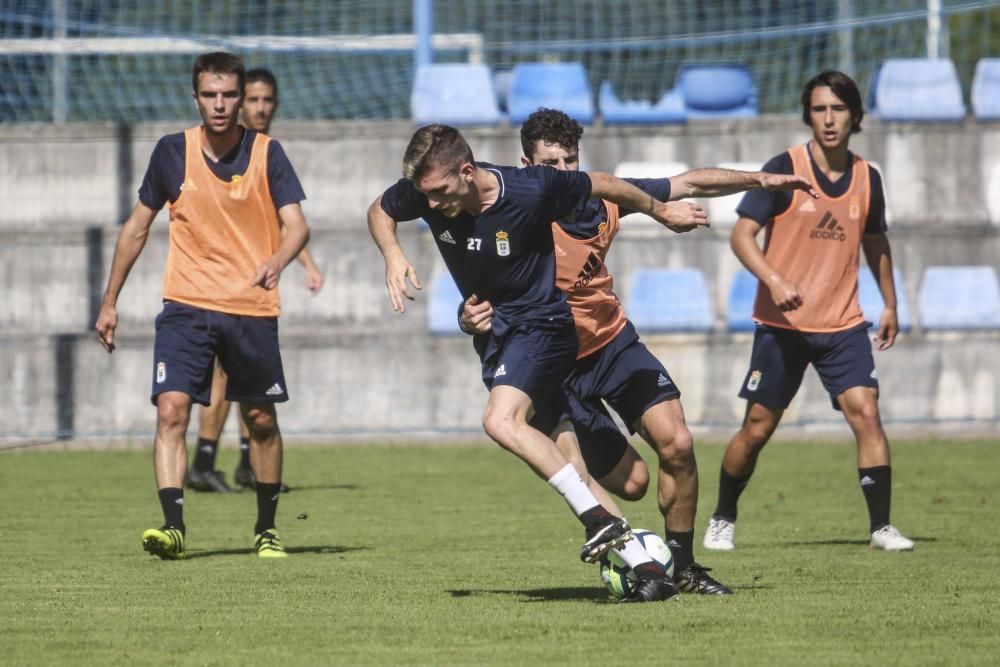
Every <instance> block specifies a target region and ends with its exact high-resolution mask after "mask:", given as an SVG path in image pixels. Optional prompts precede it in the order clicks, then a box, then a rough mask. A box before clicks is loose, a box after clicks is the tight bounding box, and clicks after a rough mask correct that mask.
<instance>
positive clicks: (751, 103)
mask: <svg viewBox="0 0 1000 667" xmlns="http://www.w3.org/2000/svg"><path fill="white" fill-rule="evenodd" d="M677 89H678V90H679V91H680V93H681V95H682V96H683V98H684V106H685V108H686V110H687V117H688V118H689V119H691V118H753V117H754V116H756V115H757V88H756V86H754V83H753V77H752V76H751V75H750V70H748V69H747V68H746V67H745V66H743V65H739V64H733V65H685V66H684V67H682V68H681V70H680V72H679V73H678V75H677Z"/></svg>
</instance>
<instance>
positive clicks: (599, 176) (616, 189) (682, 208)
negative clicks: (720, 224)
mask: <svg viewBox="0 0 1000 667" xmlns="http://www.w3.org/2000/svg"><path fill="white" fill-rule="evenodd" d="M587 175H588V176H590V183H591V196H592V197H594V198H599V199H607V200H608V201H610V202H614V203H615V204H618V205H619V206H621V207H622V208H625V209H628V210H630V211H636V212H641V213H645V214H647V215H649V216H650V217H652V218H653V219H654V220H656V221H657V222H659V223H660V224H662V225H664V226H665V227H667V228H668V229H671V230H673V231H675V232H686V231H690V230H692V229H694V228H696V227H708V215H707V214H706V213H705V209H703V208H702V207H700V206H698V205H697V204H693V203H691V202H661V201H658V200H657V199H655V198H654V197H653V196H652V195H650V194H648V193H646V192H643V191H642V190H640V189H639V188H637V187H636V186H634V185H632V184H631V183H629V182H628V181H623V180H622V179H620V178H616V177H614V176H612V175H611V174H605V173H603V172H589V173H588V174H587Z"/></svg>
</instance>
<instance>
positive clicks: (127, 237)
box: [94, 202, 156, 353]
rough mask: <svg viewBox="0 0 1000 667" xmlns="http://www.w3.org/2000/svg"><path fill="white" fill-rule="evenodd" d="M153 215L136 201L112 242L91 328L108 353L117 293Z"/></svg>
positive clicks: (112, 344) (142, 244)
mask: <svg viewBox="0 0 1000 667" xmlns="http://www.w3.org/2000/svg"><path fill="white" fill-rule="evenodd" d="M154 218H156V211H154V210H153V209H151V208H149V207H148V206H146V205H145V204H143V203H142V202H137V203H136V205H135V208H133V209H132V213H131V214H130V215H129V216H128V220H126V221H125V224H124V225H122V228H121V231H120V232H118V242H117V243H115V257H114V259H113V260H111V272H110V273H109V274H108V285H107V287H106V288H105V289H104V300H103V301H102V302H101V312H100V313H98V315H97V322H96V323H95V324H94V328H96V329H97V337H98V339H99V340H100V341H101V345H103V346H104V349H105V350H107V351H108V352H109V353H110V352H114V350H115V328H117V326H118V295H119V294H121V291H122V287H124V286H125V279H126V278H128V274H129V272H130V271H131V270H132V266H133V265H134V264H135V260H136V259H138V258H139V254H140V253H142V249H143V248H144V247H146V239H147V238H149V228H150V227H151V226H152V224H153V219H154Z"/></svg>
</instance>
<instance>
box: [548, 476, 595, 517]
mask: <svg viewBox="0 0 1000 667" xmlns="http://www.w3.org/2000/svg"><path fill="white" fill-rule="evenodd" d="M549 486H551V487H552V488H553V489H555V490H556V491H558V492H559V495H561V496H562V497H563V500H565V501H566V502H567V503H568V504H569V506H570V507H571V508H572V510H573V512H574V513H575V514H576V515H577V516H580V515H581V514H583V513H584V512H586V511H587V510H589V509H590V508H591V507H596V506H597V505H599V504H600V503H598V502H597V498H595V497H594V494H593V493H591V492H590V489H588V488H587V485H586V484H584V483H583V480H582V479H580V475H579V473H577V472H576V468H574V467H573V465H572V464H571V463H567V464H566V466H565V467H564V468H563V469H562V470H560V471H559V472H557V473H556V474H555V475H553V476H552V479H550V480H549Z"/></svg>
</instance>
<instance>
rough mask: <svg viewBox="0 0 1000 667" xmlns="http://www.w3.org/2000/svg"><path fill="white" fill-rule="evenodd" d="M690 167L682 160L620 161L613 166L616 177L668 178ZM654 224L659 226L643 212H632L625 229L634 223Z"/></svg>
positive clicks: (633, 225)
mask: <svg viewBox="0 0 1000 667" xmlns="http://www.w3.org/2000/svg"><path fill="white" fill-rule="evenodd" d="M688 169H690V167H688V166H687V164H686V163H684V162H621V163H619V164H618V166H617V167H615V176H617V177H618V178H670V177H671V176H676V175H677V174H683V173H684V172H685V171H687V170H688ZM637 224H638V225H656V226H657V227H659V226H660V223H658V222H657V221H656V220H653V219H652V218H651V217H649V216H648V215H646V214H645V213H633V214H632V215H630V216H628V222H627V223H626V227H625V228H626V229H628V228H629V227H635V226H636V225H637Z"/></svg>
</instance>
